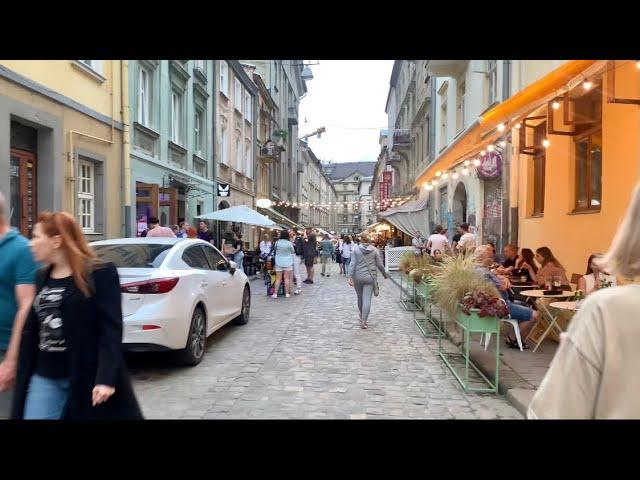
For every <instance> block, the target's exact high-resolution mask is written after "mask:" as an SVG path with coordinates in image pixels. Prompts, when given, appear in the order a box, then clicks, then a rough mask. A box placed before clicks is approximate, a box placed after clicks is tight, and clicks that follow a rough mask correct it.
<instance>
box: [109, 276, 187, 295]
mask: <svg viewBox="0 0 640 480" xmlns="http://www.w3.org/2000/svg"><path fill="white" fill-rule="evenodd" d="M178 280H179V278H178V277H174V278H156V279H154V280H145V281H143V282H133V283H125V284H124V285H120V290H121V291H122V293H144V294H148V293H167V292H169V291H171V290H172V289H173V287H175V286H176V285H177V284H178Z"/></svg>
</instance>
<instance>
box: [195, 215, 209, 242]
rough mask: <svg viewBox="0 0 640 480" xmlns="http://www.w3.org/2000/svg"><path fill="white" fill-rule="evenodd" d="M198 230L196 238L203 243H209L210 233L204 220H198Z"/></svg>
mask: <svg viewBox="0 0 640 480" xmlns="http://www.w3.org/2000/svg"><path fill="white" fill-rule="evenodd" d="M199 228H200V230H199V231H198V238H199V239H200V240H204V241H205V242H209V243H211V232H210V231H209V225H207V222H205V221H204V220H200V224H199Z"/></svg>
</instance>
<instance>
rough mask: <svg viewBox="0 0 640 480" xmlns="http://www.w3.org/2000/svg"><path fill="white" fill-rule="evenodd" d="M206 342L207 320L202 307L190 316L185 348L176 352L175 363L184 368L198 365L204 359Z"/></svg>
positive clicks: (197, 308)
mask: <svg viewBox="0 0 640 480" xmlns="http://www.w3.org/2000/svg"><path fill="white" fill-rule="evenodd" d="M206 340H207V320H206V317H205V314H204V310H203V309H202V307H196V308H195V310H194V311H193V315H192V316H191V326H190V327H189V336H188V337H187V346H186V347H185V348H184V349H182V350H179V351H177V352H176V362H177V363H178V364H179V365H183V366H185V367H193V366H195V365H198V364H199V363H200V362H201V361H202V358H203V357H204V347H205V342H206Z"/></svg>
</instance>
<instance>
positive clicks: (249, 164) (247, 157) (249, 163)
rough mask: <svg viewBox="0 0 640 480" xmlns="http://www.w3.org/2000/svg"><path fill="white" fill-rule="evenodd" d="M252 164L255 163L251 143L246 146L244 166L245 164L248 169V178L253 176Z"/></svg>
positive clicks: (246, 143)
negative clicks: (252, 159)
mask: <svg viewBox="0 0 640 480" xmlns="http://www.w3.org/2000/svg"><path fill="white" fill-rule="evenodd" d="M252 163H253V162H252V161H251V143H250V142H245V144H244V164H245V168H246V171H245V173H246V174H247V176H248V177H251V176H252V170H253V168H252V167H253V165H252Z"/></svg>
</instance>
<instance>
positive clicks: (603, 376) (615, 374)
mask: <svg viewBox="0 0 640 480" xmlns="http://www.w3.org/2000/svg"><path fill="white" fill-rule="evenodd" d="M639 310H640V285H626V286H623V287H615V288H605V289H602V290H598V291H596V292H594V293H593V294H591V295H589V296H588V297H587V298H586V300H585V301H584V303H583V304H582V305H581V306H580V309H579V310H578V312H577V313H576V314H575V316H574V317H573V318H572V319H571V323H569V329H568V330H567V337H566V338H565V339H564V340H562V341H561V343H560V346H559V347H558V350H557V351H556V354H555V356H554V357H553V360H552V361H551V366H550V367H549V370H548V371H547V374H546V375H545V377H544V379H543V380H542V383H540V387H539V388H538V391H537V392H536V394H535V395H534V397H533V400H531V403H530V404H529V410H528V413H527V416H528V418H530V419H535V418H545V419H546V418H548V419H638V418H640V402H639V401H638V398H640V375H638V362H640V349H639V348H638V338H640V322H638V314H637V312H638V311H639Z"/></svg>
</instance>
